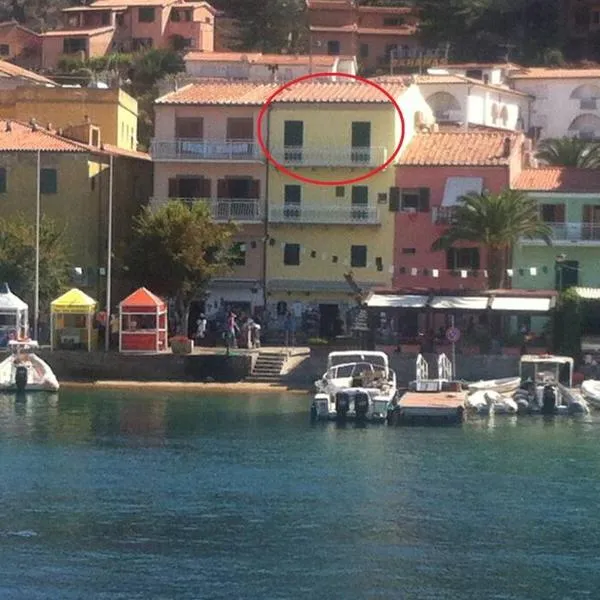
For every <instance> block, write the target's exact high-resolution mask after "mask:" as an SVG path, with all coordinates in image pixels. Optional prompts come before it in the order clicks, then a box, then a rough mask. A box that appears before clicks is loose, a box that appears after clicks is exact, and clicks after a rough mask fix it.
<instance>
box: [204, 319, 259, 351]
mask: <svg viewBox="0 0 600 600" xmlns="http://www.w3.org/2000/svg"><path fill="white" fill-rule="evenodd" d="M207 327H208V321H207V319H206V315H205V314H204V313H202V314H201V315H200V317H199V318H198V320H197V321H196V343H197V344H199V345H200V344H202V341H203V340H204V338H205V337H206V333H207ZM260 332H261V326H260V323H258V322H257V321H256V320H255V319H253V318H252V317H248V318H246V319H245V320H244V322H243V323H242V325H241V327H240V325H238V318H237V315H236V314H235V313H234V312H233V311H229V313H228V314H227V319H226V322H225V331H224V332H223V338H224V340H225V345H226V346H227V348H237V347H238V339H239V338H240V336H242V335H243V338H242V339H243V342H242V343H243V345H244V346H245V347H247V348H260Z"/></svg>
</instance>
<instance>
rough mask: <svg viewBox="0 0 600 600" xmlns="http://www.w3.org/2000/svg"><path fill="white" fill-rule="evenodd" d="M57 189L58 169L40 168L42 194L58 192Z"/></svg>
mask: <svg viewBox="0 0 600 600" xmlns="http://www.w3.org/2000/svg"><path fill="white" fill-rule="evenodd" d="M57 189H58V178H57V174H56V169H40V192H41V193H42V194H56V192H57Z"/></svg>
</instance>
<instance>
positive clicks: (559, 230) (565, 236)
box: [521, 221, 600, 244]
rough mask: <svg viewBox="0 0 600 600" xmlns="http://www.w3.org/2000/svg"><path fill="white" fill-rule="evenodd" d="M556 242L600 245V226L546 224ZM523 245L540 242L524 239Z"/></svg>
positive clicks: (588, 224)
mask: <svg viewBox="0 0 600 600" xmlns="http://www.w3.org/2000/svg"><path fill="white" fill-rule="evenodd" d="M546 224H547V225H548V226H549V227H550V229H551V230H552V241H554V242H559V243H560V242H569V243H573V242H592V243H597V244H600V224H599V223H584V222H573V221H570V222H567V223H546ZM521 242H522V243H523V244H528V243H529V244H538V243H540V240H528V239H522V240H521Z"/></svg>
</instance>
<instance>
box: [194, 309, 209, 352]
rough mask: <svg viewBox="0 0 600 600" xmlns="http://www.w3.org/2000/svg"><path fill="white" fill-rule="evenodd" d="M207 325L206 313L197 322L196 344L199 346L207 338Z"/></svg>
mask: <svg viewBox="0 0 600 600" xmlns="http://www.w3.org/2000/svg"><path fill="white" fill-rule="evenodd" d="M206 325H207V321H206V317H205V316H204V313H201V314H200V317H199V318H198V320H197V321H196V344H198V345H200V344H201V343H202V342H201V340H203V339H204V338H205V336H206Z"/></svg>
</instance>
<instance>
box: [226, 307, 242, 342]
mask: <svg viewBox="0 0 600 600" xmlns="http://www.w3.org/2000/svg"><path fill="white" fill-rule="evenodd" d="M239 332H240V328H239V327H238V324H237V317H236V314H235V313H234V312H233V311H231V312H230V313H229V315H228V317H227V337H228V339H229V346H230V347H231V348H237V336H238V334H239Z"/></svg>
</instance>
